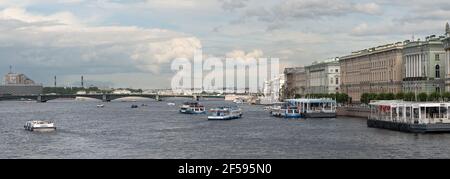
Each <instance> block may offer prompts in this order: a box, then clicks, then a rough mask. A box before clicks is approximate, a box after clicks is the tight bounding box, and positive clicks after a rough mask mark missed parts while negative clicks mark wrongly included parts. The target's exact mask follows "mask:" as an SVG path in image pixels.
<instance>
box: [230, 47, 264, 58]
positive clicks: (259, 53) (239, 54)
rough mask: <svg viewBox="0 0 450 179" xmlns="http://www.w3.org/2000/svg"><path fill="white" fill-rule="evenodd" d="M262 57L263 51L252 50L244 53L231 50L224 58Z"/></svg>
mask: <svg viewBox="0 0 450 179" xmlns="http://www.w3.org/2000/svg"><path fill="white" fill-rule="evenodd" d="M263 55H264V53H263V51H262V50H260V49H254V50H253V51H250V52H245V51H244V50H233V51H231V52H228V53H226V55H225V56H226V58H232V59H258V58H262V57H263Z"/></svg>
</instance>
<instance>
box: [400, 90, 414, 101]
mask: <svg viewBox="0 0 450 179" xmlns="http://www.w3.org/2000/svg"><path fill="white" fill-rule="evenodd" d="M415 98H416V97H415V94H414V93H413V92H409V93H405V95H404V98H403V100H405V101H415Z"/></svg>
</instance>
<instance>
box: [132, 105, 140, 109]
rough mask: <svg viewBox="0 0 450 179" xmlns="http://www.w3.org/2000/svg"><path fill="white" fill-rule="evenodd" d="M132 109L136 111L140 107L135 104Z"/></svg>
mask: <svg viewBox="0 0 450 179" xmlns="http://www.w3.org/2000/svg"><path fill="white" fill-rule="evenodd" d="M131 108H132V109H136V108H139V106H138V105H135V104H133V105H131Z"/></svg>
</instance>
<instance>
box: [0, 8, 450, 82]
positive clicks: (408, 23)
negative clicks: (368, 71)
mask: <svg viewBox="0 0 450 179" xmlns="http://www.w3.org/2000/svg"><path fill="white" fill-rule="evenodd" d="M449 20H450V1H448V0H427V1H423V0H396V1H390V0H374V1H368V0H367V1H366V0H359V1H356V0H97V1H95V0H0V73H1V74H4V73H7V72H8V70H9V65H13V67H14V71H17V72H22V73H26V74H27V75H28V76H29V77H31V78H32V79H34V80H35V81H37V82H39V83H43V84H44V85H51V84H53V76H54V75H57V76H58V83H59V84H60V85H67V84H73V83H76V82H78V81H79V78H80V76H81V75H84V76H85V79H86V80H87V81H90V82H92V83H101V84H108V85H111V86H113V87H134V88H167V87H169V86H170V79H171V77H172V76H173V75H174V72H172V71H170V68H169V67H170V62H171V61H172V60H173V59H174V58H178V57H191V56H192V53H193V51H194V50H195V49H200V48H201V49H202V50H203V53H204V54H205V55H207V56H219V57H225V56H254V57H278V58H280V61H281V63H282V66H300V65H307V64H309V63H311V62H313V61H316V60H322V59H327V58H331V57H337V56H343V55H347V54H349V53H351V52H352V51H356V50H360V49H364V48H368V47H372V46H378V45H383V44H386V43H393V42H398V41H403V40H407V39H411V38H412V36H413V35H414V36H415V37H416V38H422V39H423V38H424V37H425V36H427V35H433V34H436V35H442V34H443V33H444V29H445V28H444V27H445V23H446V22H447V21H449Z"/></svg>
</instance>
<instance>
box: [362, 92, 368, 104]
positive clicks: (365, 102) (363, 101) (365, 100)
mask: <svg viewBox="0 0 450 179" xmlns="http://www.w3.org/2000/svg"><path fill="white" fill-rule="evenodd" d="M369 95H370V94H369V93H363V94H362V95H361V100H360V101H361V103H364V104H369Z"/></svg>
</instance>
